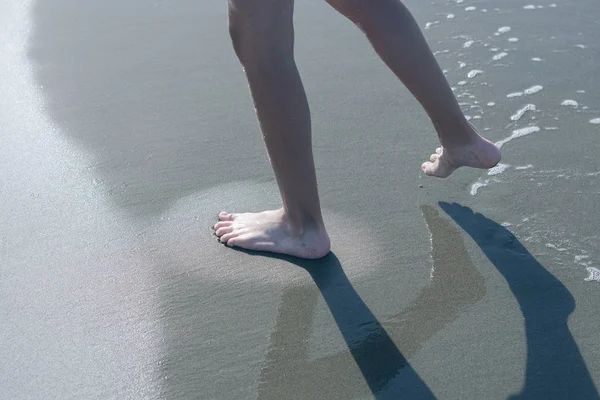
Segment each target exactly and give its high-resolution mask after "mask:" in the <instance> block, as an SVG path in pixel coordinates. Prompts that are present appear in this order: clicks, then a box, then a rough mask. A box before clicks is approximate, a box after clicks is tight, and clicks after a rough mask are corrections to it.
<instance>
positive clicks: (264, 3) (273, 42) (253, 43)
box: [214, 0, 330, 258]
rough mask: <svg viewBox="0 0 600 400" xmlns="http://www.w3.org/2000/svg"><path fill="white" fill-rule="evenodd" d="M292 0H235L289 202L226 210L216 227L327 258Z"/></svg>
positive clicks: (259, 245)
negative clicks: (266, 207)
mask: <svg viewBox="0 0 600 400" xmlns="http://www.w3.org/2000/svg"><path fill="white" fill-rule="evenodd" d="M293 8H294V1H293V0H277V1H273V0H229V26H230V33H231V37H232V40H233V44H234V49H235V51H236V54H237V56H238V58H239V59H240V61H241V63H242V65H243V67H244V71H245V73H246V76H247V78H248V83H249V85H250V91H251V94H252V98H253V100H254V105H255V108H256V113H257V117H258V120H259V123H260V127H261V130H262V133H263V138H264V141H265V144H266V147H267V152H268V154H269V158H270V161H271V165H272V167H273V170H274V172H275V178H276V180H277V184H278V186H279V190H280V193H281V197H282V200H283V207H282V208H281V209H278V210H269V211H264V212H262V213H243V214H235V213H234V214H231V213H228V212H222V213H221V214H220V215H219V219H220V222H218V223H217V224H216V225H215V226H214V229H215V231H216V234H217V236H218V237H219V240H220V241H221V242H222V243H225V244H227V245H229V246H239V247H243V248H246V249H251V250H263V251H270V252H275V253H283V254H289V255H293V256H297V257H302V258H320V257H323V256H325V255H326V254H327V253H328V252H329V249H330V242H329V237H328V235H327V232H326V231H325V227H324V225H323V219H322V216H321V208H320V203H319V195H318V191H317V179H316V174H315V166H314V162H313V155H312V144H311V121H310V112H309V108H308V102H307V100H306V94H305V92H304V88H303V86H302V82H301V80H300V75H299V73H298V70H297V68H296V64H295V61H294V54H293V47H294V31H293Z"/></svg>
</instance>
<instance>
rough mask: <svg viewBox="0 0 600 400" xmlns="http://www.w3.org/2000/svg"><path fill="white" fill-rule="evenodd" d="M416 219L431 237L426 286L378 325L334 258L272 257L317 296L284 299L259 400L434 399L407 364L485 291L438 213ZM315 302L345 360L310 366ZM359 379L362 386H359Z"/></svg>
mask: <svg viewBox="0 0 600 400" xmlns="http://www.w3.org/2000/svg"><path fill="white" fill-rule="evenodd" d="M421 212H422V213H423V217H424V218H425V221H426V223H427V226H428V228H429V230H430V232H431V243H432V258H433V268H432V270H431V277H432V280H431V283H430V285H428V286H427V287H425V288H424V289H423V291H422V292H421V293H420V294H419V296H417V297H416V298H415V299H414V300H413V301H412V302H411V303H410V304H409V305H408V306H407V307H406V308H405V309H404V310H402V311H401V312H399V313H398V314H396V315H393V316H391V317H389V318H387V319H386V320H384V322H383V323H380V322H379V321H378V320H377V318H376V317H375V316H374V315H373V313H372V312H371V311H370V310H369V308H368V307H367V305H366V304H365V303H364V301H363V300H362V299H361V298H360V296H359V295H358V294H357V293H356V291H355V289H354V288H353V286H352V284H351V283H350V281H349V280H348V278H347V276H346V275H345V273H344V271H343V269H342V266H341V264H340V261H339V260H338V259H337V257H335V255H333V254H332V253H330V254H329V255H328V256H327V257H325V258H324V259H321V260H317V261H306V260H299V259H292V258H285V257H278V256H275V257H278V258H283V259H287V260H289V261H290V262H292V263H294V264H296V265H299V266H301V267H302V268H304V269H306V270H307V271H308V273H309V274H310V275H311V277H312V279H313V281H314V282H315V284H316V286H317V289H315V288H314V287H310V286H292V287H289V288H288V289H286V291H285V292H284V295H283V299H282V304H281V306H280V309H279V315H278V317H277V321H276V324H275V329H274V331H273V333H272V334H271V338H270V346H269V351H268V353H267V356H266V359H265V361H264V363H263V367H262V369H261V377H260V382H259V396H258V397H259V399H262V400H265V399H280V398H288V399H294V398H298V399H300V398H302V399H305V398H315V399H316V398H321V399H352V398H364V397H365V396H368V395H369V392H370V393H371V394H372V395H374V397H375V398H377V399H400V398H410V399H430V398H435V397H434V395H433V393H432V392H431V390H430V389H429V388H428V387H427V385H426V384H425V383H424V382H423V380H422V379H421V378H420V377H419V376H418V374H417V373H416V372H415V371H414V369H413V368H412V367H411V366H410V363H409V362H408V361H407V357H408V358H410V357H412V356H414V355H416V354H417V353H418V351H419V350H420V349H421V348H422V346H423V345H424V343H426V341H427V340H429V339H430V338H431V337H432V336H433V335H435V334H436V333H438V332H439V331H441V330H442V329H443V328H444V327H445V326H446V325H448V324H449V323H451V322H453V321H454V320H455V319H456V318H457V317H458V316H459V315H460V314H461V313H462V312H464V311H465V310H466V309H467V308H468V307H470V306H471V305H473V304H474V303H476V302H477V301H479V300H480V299H481V298H483V296H484V295H485V293H486V286H485V281H484V279H483V277H482V276H481V274H480V272H479V270H478V269H477V268H476V267H475V266H474V265H473V263H472V262H471V260H470V259H469V256H468V253H467V250H466V248H465V246H464V243H463V241H462V237H461V234H460V232H459V231H458V229H457V228H456V227H455V226H454V225H453V224H451V223H450V222H449V221H448V220H447V219H446V218H442V217H440V215H439V212H438V210H437V209H436V208H433V207H430V206H422V207H421ZM319 296H322V297H323V298H324V300H325V302H326V304H327V306H328V308H329V310H330V311H331V314H332V316H333V318H334V320H335V322H336V324H337V326H338V328H339V330H340V332H341V334H342V336H343V338H344V341H345V342H346V345H347V346H348V349H349V352H341V353H338V354H334V355H330V356H325V357H319V358H316V359H313V360H310V359H309V346H308V343H309V337H310V327H311V326H312V324H313V314H314V309H315V307H316V304H317V301H318V299H319ZM298 304H302V305H303V306H302V307H298ZM396 344H399V346H400V348H401V349H402V351H400V349H398V346H397V345H396ZM357 368H358V371H357ZM358 374H360V375H362V377H363V378H364V379H363V380H361V379H357V375H358ZM365 382H366V385H365ZM307 383H308V384H307Z"/></svg>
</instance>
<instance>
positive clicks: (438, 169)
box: [421, 125, 501, 178]
mask: <svg viewBox="0 0 600 400" xmlns="http://www.w3.org/2000/svg"><path fill="white" fill-rule="evenodd" d="M469 127H470V129H471V130H472V131H471V132H470V134H471V135H472V140H471V142H470V143H468V144H466V145H462V146H457V147H445V148H444V147H438V148H437V149H436V150H435V154H432V155H431V157H430V158H429V160H430V161H426V162H424V163H423V165H421V170H423V172H425V174H426V175H429V176H437V177H439V178H445V177H447V176H448V175H450V174H451V173H452V172H454V170H456V169H457V168H460V167H473V168H483V169H487V168H492V167H493V166H495V165H496V164H498V163H499V162H500V158H501V154H500V149H499V148H498V147H497V146H496V145H495V144H494V143H492V142H490V141H489V140H487V139H486V138H484V137H482V136H481V135H479V133H477V130H475V128H474V127H473V126H472V125H469Z"/></svg>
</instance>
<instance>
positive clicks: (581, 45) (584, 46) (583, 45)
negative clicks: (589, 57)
mask: <svg viewBox="0 0 600 400" xmlns="http://www.w3.org/2000/svg"><path fill="white" fill-rule="evenodd" d="M575 47H579V48H580V49H587V46H586V45H585V44H576V45H575Z"/></svg>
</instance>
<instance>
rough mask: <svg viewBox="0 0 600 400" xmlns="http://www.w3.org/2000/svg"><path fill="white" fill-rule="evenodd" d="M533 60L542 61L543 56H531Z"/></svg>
mask: <svg viewBox="0 0 600 400" xmlns="http://www.w3.org/2000/svg"><path fill="white" fill-rule="evenodd" d="M531 61H537V62H540V61H542V59H541V58H539V57H532V58H531Z"/></svg>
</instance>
